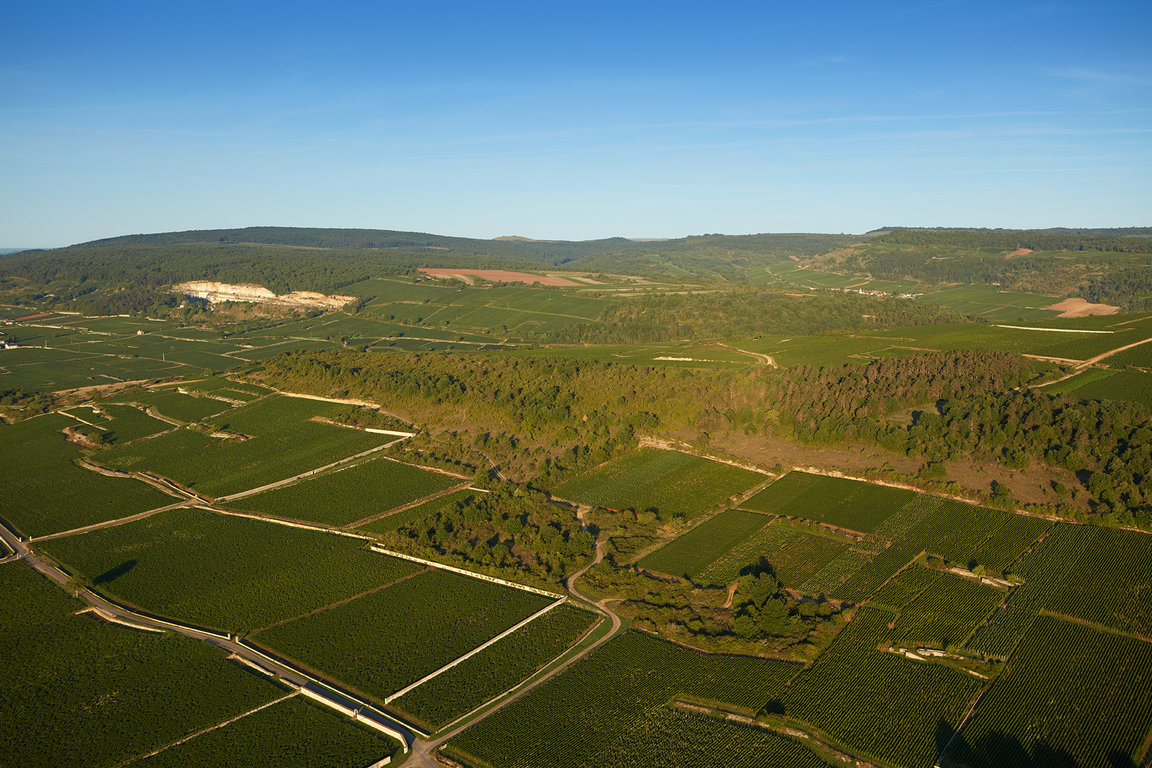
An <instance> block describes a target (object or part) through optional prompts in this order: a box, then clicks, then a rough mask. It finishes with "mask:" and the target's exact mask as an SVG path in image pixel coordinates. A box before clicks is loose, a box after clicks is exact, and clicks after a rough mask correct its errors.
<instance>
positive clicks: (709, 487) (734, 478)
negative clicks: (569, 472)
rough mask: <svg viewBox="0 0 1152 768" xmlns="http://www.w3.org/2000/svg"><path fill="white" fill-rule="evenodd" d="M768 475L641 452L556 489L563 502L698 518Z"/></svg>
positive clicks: (651, 451)
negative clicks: (655, 511)
mask: <svg viewBox="0 0 1152 768" xmlns="http://www.w3.org/2000/svg"><path fill="white" fill-rule="evenodd" d="M763 480H764V476H763V475H759V474H757V473H755V472H749V471H747V470H744V469H740V468H738V467H732V466H729V465H727V464H720V463H718V462H715V461H709V460H708V459H701V458H698V457H696V456H690V455H688V454H686V453H679V452H677V451H659V450H654V449H647V448H642V449H640V450H638V451H633V452H632V453H628V454H625V455H624V456H621V457H620V458H618V459H614V460H612V461H610V462H608V463H607V464H604V465H601V466H599V467H597V468H596V469H594V470H592V471H591V472H587V473H585V474H583V475H580V476H579V477H575V478H572V479H571V480H568V481H567V482H565V483H562V484H561V485H560V486H559V487H557V488H556V495H557V496H558V497H560V498H564V499H568V500H571V501H576V502H579V503H581V504H589V505H593V506H598V507H607V508H610V509H634V510H637V511H641V510H648V509H655V510H657V511H658V513H659V514H660V515H661V516H662V517H672V516H677V515H679V516H683V517H686V518H689V519H691V518H693V517H695V516H696V515H698V514H700V513H701V512H705V511H707V510H709V509H712V508H714V507H716V506H717V505H719V504H724V503H726V502H727V501H728V500H729V497H731V496H733V495H735V494H740V493H742V492H744V491H747V490H748V489H749V488H752V487H753V486H755V485H757V484H758V483H760V482H763Z"/></svg>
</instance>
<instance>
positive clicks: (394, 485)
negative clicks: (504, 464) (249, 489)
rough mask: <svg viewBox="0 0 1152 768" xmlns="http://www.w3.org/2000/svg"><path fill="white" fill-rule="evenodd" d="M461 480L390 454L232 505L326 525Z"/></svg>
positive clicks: (350, 520) (350, 519) (368, 513)
mask: <svg viewBox="0 0 1152 768" xmlns="http://www.w3.org/2000/svg"><path fill="white" fill-rule="evenodd" d="M460 482H461V480H460V479H459V478H456V477H449V476H448V475H441V474H439V473H437V472H429V471H427V470H424V469H420V468H418V467H413V466H411V465H409V464H401V463H399V462H396V461H389V460H388V459H379V458H378V459H373V460H371V461H366V462H364V463H363V464H357V465H356V466H353V467H349V468H347V469H340V470H337V471H335V472H326V473H324V474H322V475H316V476H315V477H310V478H307V479H305V480H301V481H300V482H297V483H293V484H292V485H289V486H283V487H280V488H275V489H273V490H270V491H264V492H263V493H258V494H255V495H254V496H248V497H245V498H244V499H241V500H239V501H237V502H235V503H233V504H231V505H230V506H232V507H233V508H235V509H241V510H245V511H248V512H257V513H260V514H265V515H273V516H275V517H286V518H291V519H294V520H307V521H310V522H314V523H322V524H324V525H335V526H341V525H348V524H350V523H354V522H356V521H357V520H362V519H364V518H366V517H371V516H372V515H378V514H381V513H383V512H386V511H388V510H390V509H394V508H396V507H399V506H402V505H404V504H408V503H410V502H413V501H416V500H417V499H421V498H424V497H425V496H430V495H432V494H434V493H438V492H440V491H445V490H447V489H449V488H452V487H453V486H456V485H459V484H460Z"/></svg>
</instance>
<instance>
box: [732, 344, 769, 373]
mask: <svg viewBox="0 0 1152 768" xmlns="http://www.w3.org/2000/svg"><path fill="white" fill-rule="evenodd" d="M717 346H721V347H724V348H725V349H730V350H732V351H733V352H739V353H740V354H742V355H751V356H752V357H755V358H756V359H758V360H760V361H761V362H762V363H764V364H765V365H767V366H768V367H769V368H777V367H778V366H777V365H776V360H775V358H773V357H772V355H765V354H763V353H762V352H749V351H748V350H746V349H740V348H739V347H733V346H731V345H728V344H722V343H721V344H717Z"/></svg>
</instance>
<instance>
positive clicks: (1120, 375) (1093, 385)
mask: <svg viewBox="0 0 1152 768" xmlns="http://www.w3.org/2000/svg"><path fill="white" fill-rule="evenodd" d="M1137 349H1139V347H1138V348H1137ZM1096 370H1100V369H1093V371H1096ZM1105 373H1110V374H1111V375H1107V376H1099V377H1092V378H1091V379H1089V380H1086V381H1084V382H1082V383H1081V384H1080V385H1079V386H1077V387H1075V388H1073V389H1071V390H1070V391H1071V392H1072V394H1074V395H1076V397H1080V398H1083V399H1085V400H1127V401H1129V402H1132V403H1139V404H1140V405H1146V406H1152V373H1145V372H1143V371H1135V370H1124V371H1107V372H1105ZM1084 375H1085V374H1080V376H1076V377H1074V378H1072V379H1069V380H1068V382H1061V383H1062V384H1063V383H1071V382H1073V381H1076V380H1077V379H1080V378H1081V377H1083V376H1084Z"/></svg>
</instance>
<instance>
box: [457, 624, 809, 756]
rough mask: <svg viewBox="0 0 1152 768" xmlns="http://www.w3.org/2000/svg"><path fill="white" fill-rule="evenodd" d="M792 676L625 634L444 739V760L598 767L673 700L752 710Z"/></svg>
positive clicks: (784, 666)
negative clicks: (446, 757) (454, 757)
mask: <svg viewBox="0 0 1152 768" xmlns="http://www.w3.org/2000/svg"><path fill="white" fill-rule="evenodd" d="M798 669H799V665H796V664H790V663H786V662H778V661H770V660H767V659H755V658H751V657H740V656H707V655H704V654H700V653H697V652H694V651H689V650H685V649H683V648H680V647H679V646H676V645H673V644H671V643H667V642H664V641H662V640H658V639H656V638H654V637H651V636H649V635H645V634H642V633H639V632H628V633H626V634H624V635H621V636H620V637H617V638H615V639H614V640H612V641H611V642H610V643H608V644H606V645H604V646H602V647H601V648H598V649H596V650H595V651H593V652H592V653H591V654H589V655H588V656H586V657H585V658H584V659H582V660H581V661H580V662H579V663H578V664H576V665H574V666H573V667H571V668H569V669H567V670H565V671H564V672H563V673H562V674H560V675H558V676H557V677H555V678H553V679H552V680H549V681H548V682H547V683H545V684H544V685H542V686H540V687H539V688H536V689H535V690H533V691H532V692H530V693H529V694H527V695H526V696H524V697H523V698H521V699H519V700H517V701H515V702H513V703H512V704H509V705H508V706H506V707H504V708H503V709H501V710H499V711H497V712H495V713H493V714H492V715H491V716H489V717H487V718H485V719H484V720H483V721H481V722H480V723H478V724H477V725H475V726H473V727H472V728H470V729H468V730H467V731H465V732H464V733H463V734H461V735H460V736H459V737H457V738H456V739H453V740H452V741H451V742H450V743H449V753H450V754H456V755H458V756H461V757H463V758H464V759H465V761H474V762H480V763H482V764H486V765H489V766H493V768H504V767H505V766H509V767H510V766H539V767H540V768H545V767H549V768H576V767H577V766H588V765H600V764H601V763H602V762H604V761H607V760H609V759H610V755H612V754H613V752H614V750H615V749H617V748H619V745H621V744H622V743H624V742H625V741H627V740H628V738H629V737H630V736H631V734H633V733H635V732H636V731H635V729H637V728H640V729H643V728H645V727H647V724H648V723H649V722H650V718H652V717H653V716H656V715H657V713H658V712H659V710H660V709H661V708H662V707H663V706H664V704H665V703H666V702H667V701H668V700H669V699H671V698H672V697H675V696H678V695H683V696H691V697H695V698H698V699H704V700H709V701H714V702H722V703H726V704H731V705H734V706H736V707H738V708H743V709H746V710H749V711H753V712H754V711H756V710H758V709H760V708H761V707H762V706H764V704H766V703H767V702H768V701H769V700H770V699H773V698H777V697H779V696H780V695H781V693H782V692H783V690H784V686H785V683H786V682H787V681H788V679H789V678H791V677H792V676H793V675H794V674H795V673H796V671H797V670H798ZM653 725H654V727H659V721H657V722H655V723H654V724H653Z"/></svg>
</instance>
